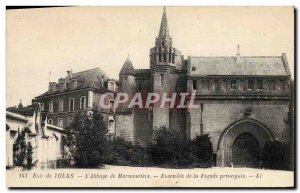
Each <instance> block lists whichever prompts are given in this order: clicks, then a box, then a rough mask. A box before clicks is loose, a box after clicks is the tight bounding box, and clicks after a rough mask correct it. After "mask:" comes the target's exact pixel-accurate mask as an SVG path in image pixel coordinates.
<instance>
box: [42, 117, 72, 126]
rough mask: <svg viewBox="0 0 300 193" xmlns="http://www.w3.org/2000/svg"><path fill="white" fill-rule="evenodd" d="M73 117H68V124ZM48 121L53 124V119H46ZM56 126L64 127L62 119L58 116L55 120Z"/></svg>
mask: <svg viewBox="0 0 300 193" xmlns="http://www.w3.org/2000/svg"><path fill="white" fill-rule="evenodd" d="M73 120H74V119H73V117H69V118H68V126H69V125H70V124H71V123H72V122H73ZM48 123H49V124H51V125H53V119H48ZM57 126H58V127H64V120H63V119H62V118H58V120H57Z"/></svg>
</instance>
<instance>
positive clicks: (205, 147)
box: [190, 135, 213, 168]
mask: <svg viewBox="0 0 300 193" xmlns="http://www.w3.org/2000/svg"><path fill="white" fill-rule="evenodd" d="M190 144H191V146H192V152H193V154H194V155H195V156H196V164H195V166H196V167H201V168H203V167H204V168H207V167H212V159H213V148H212V143H211V141H210V138H209V137H208V135H201V136H197V137H195V138H194V140H192V141H191V143H190Z"/></svg>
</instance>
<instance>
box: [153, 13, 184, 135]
mask: <svg viewBox="0 0 300 193" xmlns="http://www.w3.org/2000/svg"><path fill="white" fill-rule="evenodd" d="M149 57H150V70H151V82H152V89H153V90H152V91H153V92H154V93H157V94H159V95H160V98H162V96H163V94H164V93H167V94H168V95H172V93H174V91H175V86H176V80H177V75H176V71H178V70H180V69H181V67H182V57H181V52H180V51H179V50H177V49H176V48H174V47H173V42H172V37H171V36H170V34H169V26H168V19H167V13H166V7H164V10H163V14H162V19H161V24H160V29H159V33H158V36H157V37H156V39H155V47H153V48H151V49H150V56H149ZM169 97H171V96H168V98H169ZM160 104H161V101H159V102H157V103H156V104H154V105H153V129H154V130H156V129H158V128H160V127H163V126H165V127H167V128H169V122H170V119H169V106H168V105H167V104H166V105H164V106H163V107H162V106H161V105H160Z"/></svg>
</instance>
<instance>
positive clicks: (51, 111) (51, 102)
mask: <svg viewBox="0 0 300 193" xmlns="http://www.w3.org/2000/svg"><path fill="white" fill-rule="evenodd" d="M49 112H50V113H53V101H50V102H49Z"/></svg>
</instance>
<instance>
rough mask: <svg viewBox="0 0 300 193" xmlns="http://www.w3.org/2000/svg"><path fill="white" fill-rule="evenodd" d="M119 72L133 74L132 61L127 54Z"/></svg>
mask: <svg viewBox="0 0 300 193" xmlns="http://www.w3.org/2000/svg"><path fill="white" fill-rule="evenodd" d="M120 74H124V75H129V74H131V75H133V74H134V67H133V65H132V62H131V60H130V57H129V54H128V56H127V58H126V60H125V62H124V64H123V67H122V69H121V71H120Z"/></svg>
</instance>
